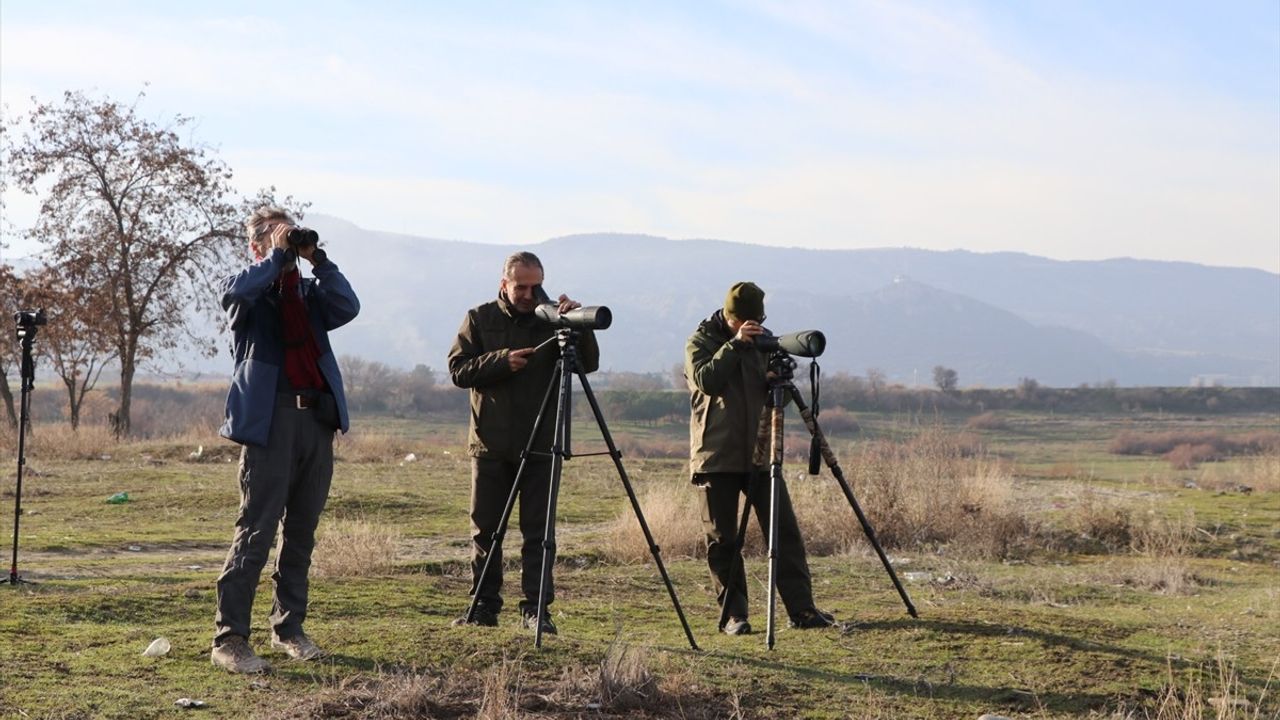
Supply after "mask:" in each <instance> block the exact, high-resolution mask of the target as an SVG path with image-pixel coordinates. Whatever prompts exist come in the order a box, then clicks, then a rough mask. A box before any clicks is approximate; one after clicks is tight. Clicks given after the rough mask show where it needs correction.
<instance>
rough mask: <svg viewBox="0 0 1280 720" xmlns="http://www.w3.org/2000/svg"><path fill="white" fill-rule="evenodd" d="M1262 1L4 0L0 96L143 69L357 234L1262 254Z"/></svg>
mask: <svg viewBox="0 0 1280 720" xmlns="http://www.w3.org/2000/svg"><path fill="white" fill-rule="evenodd" d="M1278 8H1280V4H1278V3H1276V2H1274V0H1272V1H1270V2H1247V1H1234V0H1233V1H1229V2H1221V3H1208V2H1119V3H1117V2H1086V1H1083V0H1081V1H1067V0H1061V1H1050V0H1044V1H1041V2H973V3H965V2H939V3H927V2H863V1H860V0H848V1H843V0H832V1H830V2H824V1H821V0H819V1H814V2H804V1H800V2H774V1H773V0H743V1H741V2H710V1H709V2H670V3H664V2H646V3H604V2H544V3H524V2H466V3H428V2H362V3H353V2H306V3H301V2H299V3H288V2H278V3H260V2H259V3H247V2H242V3H237V2H220V3H205V4H201V3H172V2H165V3H161V2H154V3H147V2H113V3H98V2H50V1H47V0H46V1H43V2H37V1H35V0H5V2H4V3H3V4H2V5H0V102H3V104H4V107H5V112H6V115H7V116H9V117H12V116H15V115H18V114H20V113H22V112H23V111H24V110H25V109H27V108H28V107H30V101H29V97H30V96H32V95H35V96H37V97H39V98H41V99H50V98H54V97H56V96H57V95H58V94H60V93H61V92H62V91H63V90H65V89H72V88H74V89H83V90H88V91H92V92H95V93H98V94H106V95H110V96H112V97H115V98H120V99H126V98H130V97H132V96H134V95H135V94H137V92H138V91H140V90H142V89H143V88H144V84H145V89H146V93H147V97H146V98H145V100H143V102H142V104H141V110H142V112H143V113H144V114H146V115H148V116H149V117H152V118H155V119H157V120H162V119H164V118H166V117H170V116H172V115H173V114H175V113H181V114H184V115H189V116H193V117H195V118H196V119H197V121H198V122H197V123H196V126H195V130H194V139H195V140H198V141H200V142H203V143H207V144H210V145H213V146H215V147H216V148H217V149H218V152H219V154H220V156H221V157H222V158H223V159H224V160H225V161H226V162H227V163H228V164H229V165H230V166H231V167H232V168H233V170H234V171H235V179H236V183H237V185H238V186H239V187H241V188H242V189H243V190H244V191H250V190H252V189H254V188H256V187H258V186H261V185H266V184H274V185H276V186H278V187H279V188H280V189H281V190H282V191H284V192H286V193H291V194H293V195H295V196H298V197H300V198H303V199H307V200H310V201H312V203H313V210H314V211H317V212H324V213H327V214H331V215H336V216H339V217H343V218H346V219H348V220H351V221H353V222H355V223H357V224H359V225H361V226H363V227H366V228H370V229H377V230H388V231H394V232H403V233H410V234H416V235H424V236H430V237H442V238H450V239H458V240H469V241H479V242H503V243H532V242H538V241H540V240H543V239H546V238H548V237H553V236H558V235H564V234H569V233H579V232H596V231H616V232H641V233H652V234H657V235H663V236H668V237H676V238H692V237H703V238H720V239H726V240H736V241H743V242H751V243H761V244H772V245H796V246H804V247H818V248H859V247H885V246H911V247H923V248H933V249H940V250H947V249H957V248H963V249H968V250H974V251H1001V250H1014V251H1022V252H1028V253H1034V254H1039V255H1046V256H1049V257H1054V258H1061V259H1098V258H1108V257H1117V256H1131V257H1142V258H1154V259H1168V260H1189V261H1194V262H1203V263H1208V264H1214V265H1240V266H1251V267H1259V268H1264V269H1267V270H1270V271H1272V272H1276V271H1280V199H1278V198H1280V9H1278ZM5 200H6V203H7V206H8V207H7V216H8V219H9V220H10V221H12V222H13V223H15V224H17V225H19V226H21V225H22V224H24V223H26V222H29V219H30V215H31V213H32V212H33V208H34V203H33V201H31V200H30V199H26V198H22V197H17V196H15V194H14V193H13V192H9V193H7V194H6V197H5ZM10 242H11V244H12V245H13V247H12V248H11V250H10V251H9V252H11V253H14V254H22V251H24V250H27V249H28V248H26V247H24V245H23V243H22V241H20V240H15V239H14V238H12V236H11V237H10Z"/></svg>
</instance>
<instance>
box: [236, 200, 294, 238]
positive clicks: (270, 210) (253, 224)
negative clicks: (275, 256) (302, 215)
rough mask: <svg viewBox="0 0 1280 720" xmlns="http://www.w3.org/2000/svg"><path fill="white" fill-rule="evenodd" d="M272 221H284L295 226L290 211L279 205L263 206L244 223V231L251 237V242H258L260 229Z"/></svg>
mask: <svg viewBox="0 0 1280 720" xmlns="http://www.w3.org/2000/svg"><path fill="white" fill-rule="evenodd" d="M272 220H283V221H285V222H287V223H289V224H290V225H293V224H295V223H294V220H293V216H292V215H290V214H289V211H288V210H285V209H284V208H282V207H279V206H277V205H263V206H262V207H260V208H258V209H257V210H254V211H253V214H252V215H250V216H249V219H248V220H245V221H244V231H245V234H247V235H248V236H249V242H250V243H255V242H257V239H258V238H257V234H258V229H259V228H260V227H262V226H263V225H265V224H266V223H268V222H271V221H272Z"/></svg>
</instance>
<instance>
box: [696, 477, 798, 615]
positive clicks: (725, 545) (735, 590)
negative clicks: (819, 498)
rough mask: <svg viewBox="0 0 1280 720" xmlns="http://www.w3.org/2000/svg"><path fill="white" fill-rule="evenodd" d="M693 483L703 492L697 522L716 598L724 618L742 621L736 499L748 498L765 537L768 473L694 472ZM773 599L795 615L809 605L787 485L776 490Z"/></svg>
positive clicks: (743, 585)
mask: <svg viewBox="0 0 1280 720" xmlns="http://www.w3.org/2000/svg"><path fill="white" fill-rule="evenodd" d="M693 481H694V483H695V484H696V485H697V486H698V487H699V488H701V490H702V493H703V506H702V508H703V515H702V524H703V528H704V529H705V530H706V533H707V566H708V567H710V569H711V575H712V577H713V578H714V579H715V581H716V590H717V593H718V595H717V598H718V600H719V602H720V604H721V606H724V605H725V604H728V606H729V616H730V617H736V618H743V619H746V617H747V610H748V608H747V576H746V572H745V571H744V569H743V564H742V562H741V558H740V556H739V555H738V554H737V553H735V552H734V550H735V548H736V543H737V538H738V523H739V522H740V521H741V517H740V516H739V514H738V498H739V497H740V496H742V495H744V494H745V495H746V496H747V502H749V503H751V512H752V514H754V515H755V516H756V522H758V523H759V524H760V531H761V532H762V533H764V537H765V539H766V541H767V540H768V537H769V473H767V472H759V473H698V474H697V475H694V478H693ZM777 510H778V513H777V515H778V595H780V596H781V597H782V604H783V605H784V606H785V607H786V609H787V613H788V614H789V615H791V616H793V617H794V616H795V615H797V614H798V613H801V612H803V611H805V610H808V609H811V608H812V607H813V583H812V581H811V579H810V576H809V563H808V561H807V559H806V558H805V551H804V538H803V537H801V535H800V525H799V524H798V523H797V522H796V513H795V510H793V509H792V507H791V496H790V495H789V494H787V486H786V483H783V484H782V487H781V488H779V492H778V508H777Z"/></svg>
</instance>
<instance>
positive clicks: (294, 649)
mask: <svg viewBox="0 0 1280 720" xmlns="http://www.w3.org/2000/svg"><path fill="white" fill-rule="evenodd" d="M271 649H272V650H279V651H281V652H283V653H284V654H286V655H288V656H289V657H291V658H293V659H294V660H315V659H317V658H322V657H324V656H325V652H324V651H323V650H321V649H320V646H319V645H316V644H315V643H314V642H312V641H311V638H309V637H307V634H306V633H298V634H297V635H294V636H293V637H287V638H282V637H279V636H277V635H276V634H275V633H271Z"/></svg>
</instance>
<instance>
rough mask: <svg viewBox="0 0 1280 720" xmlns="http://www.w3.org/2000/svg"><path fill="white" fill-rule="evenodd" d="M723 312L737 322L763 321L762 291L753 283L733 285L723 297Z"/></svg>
mask: <svg viewBox="0 0 1280 720" xmlns="http://www.w3.org/2000/svg"><path fill="white" fill-rule="evenodd" d="M724 311H725V314H726V315H732V316H733V317H734V318H736V319H738V320H744V321H745V320H755V321H756V322H760V321H762V320H764V291H763V290H761V289H760V286H759V285H756V284H755V283H753V282H740V283H734V285H733V287H731V288H729V294H728V295H725V297H724Z"/></svg>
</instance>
